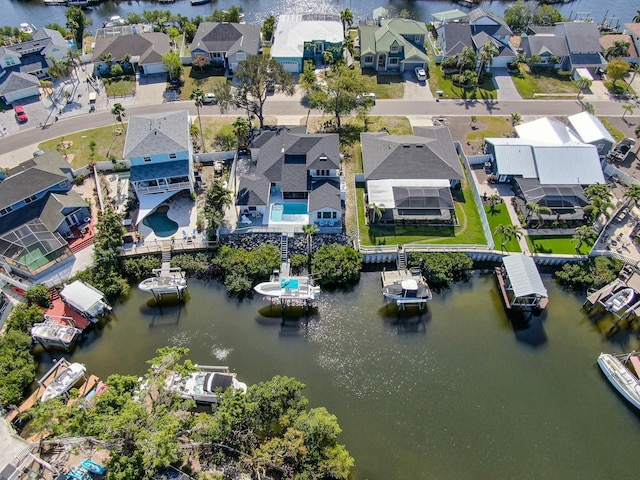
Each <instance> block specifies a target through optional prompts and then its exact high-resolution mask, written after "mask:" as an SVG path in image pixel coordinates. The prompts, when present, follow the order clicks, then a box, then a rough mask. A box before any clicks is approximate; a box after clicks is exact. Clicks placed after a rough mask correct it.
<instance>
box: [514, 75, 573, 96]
mask: <svg viewBox="0 0 640 480" xmlns="http://www.w3.org/2000/svg"><path fill="white" fill-rule="evenodd" d="M511 78H512V79H513V83H514V85H515V86H516V89H517V90H518V93H519V94H520V96H521V97H522V98H535V97H536V96H544V95H553V96H554V97H557V96H564V95H566V96H567V97H573V96H576V97H577V96H578V91H579V88H578V86H577V85H576V83H575V82H574V81H573V79H572V78H571V76H570V75H562V74H558V73H557V72H555V71H552V70H550V69H546V68H540V69H535V68H534V69H533V70H532V71H531V72H530V73H526V72H523V73H519V74H517V75H511Z"/></svg>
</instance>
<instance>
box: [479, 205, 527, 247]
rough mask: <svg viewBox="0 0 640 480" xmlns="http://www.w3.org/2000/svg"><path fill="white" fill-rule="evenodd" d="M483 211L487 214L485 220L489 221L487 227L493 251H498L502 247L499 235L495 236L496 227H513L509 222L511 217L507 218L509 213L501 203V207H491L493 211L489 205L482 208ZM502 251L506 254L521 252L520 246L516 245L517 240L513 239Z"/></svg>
mask: <svg viewBox="0 0 640 480" xmlns="http://www.w3.org/2000/svg"><path fill="white" fill-rule="evenodd" d="M484 211H485V212H486V214H487V219H488V220H489V227H490V228H491V235H492V236H493V243H494V245H495V247H494V248H495V249H496V250H497V249H499V248H501V247H502V237H501V236H500V235H495V234H494V233H493V232H495V230H496V227H497V226H498V225H513V222H512V221H511V217H510V216H509V212H508V211H507V206H506V205H505V204H504V203H503V204H501V205H496V206H494V207H493V211H492V210H491V207H490V206H489V205H486V206H485V207H484ZM504 249H505V250H506V251H507V252H521V251H522V250H521V249H520V244H519V243H518V239H516V238H513V239H511V240H509V242H507V243H506V244H505V246H504Z"/></svg>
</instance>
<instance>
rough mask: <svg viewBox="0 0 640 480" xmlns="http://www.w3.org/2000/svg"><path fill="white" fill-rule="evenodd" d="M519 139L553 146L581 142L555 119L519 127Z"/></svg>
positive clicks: (528, 123)
mask: <svg viewBox="0 0 640 480" xmlns="http://www.w3.org/2000/svg"><path fill="white" fill-rule="evenodd" d="M515 128H516V132H517V134H518V137H520V138H525V139H530V140H537V141H540V142H544V143H547V144H552V145H564V144H567V143H571V142H578V141H579V140H578V139H577V138H576V137H575V136H574V135H572V134H571V131H570V130H569V129H568V128H567V126H566V125H565V124H564V123H561V122H559V121H558V120H555V119H553V118H548V117H542V118H538V119H537V120H533V121H531V122H526V123H523V124H521V125H517V126H516V127H515Z"/></svg>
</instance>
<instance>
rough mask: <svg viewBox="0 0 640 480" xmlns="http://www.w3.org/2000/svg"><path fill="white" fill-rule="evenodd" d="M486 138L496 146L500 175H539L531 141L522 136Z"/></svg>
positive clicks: (531, 176)
mask: <svg viewBox="0 0 640 480" xmlns="http://www.w3.org/2000/svg"><path fill="white" fill-rule="evenodd" d="M486 140H487V142H489V143H491V144H492V145H493V146H494V152H495V160H496V162H497V165H498V174H499V175H521V176H522V177H523V178H537V177H538V172H537V171H536V162H535V159H534V158H533V149H532V147H531V142H529V141H525V140H523V139H520V138H487V139H486Z"/></svg>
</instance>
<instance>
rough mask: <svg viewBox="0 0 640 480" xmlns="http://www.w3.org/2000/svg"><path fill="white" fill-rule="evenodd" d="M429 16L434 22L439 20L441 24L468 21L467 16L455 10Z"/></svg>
mask: <svg viewBox="0 0 640 480" xmlns="http://www.w3.org/2000/svg"><path fill="white" fill-rule="evenodd" d="M431 16H432V17H433V18H435V19H436V20H440V21H441V22H446V21H448V20H462V19H468V16H467V14H466V13H464V12H463V11H461V10H458V9H457V8H455V9H453V10H446V11H444V12H437V13H432V14H431Z"/></svg>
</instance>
